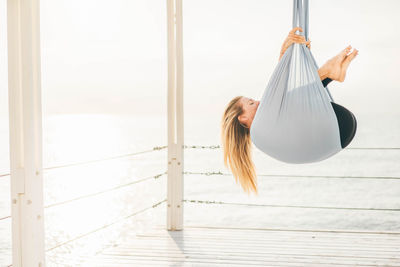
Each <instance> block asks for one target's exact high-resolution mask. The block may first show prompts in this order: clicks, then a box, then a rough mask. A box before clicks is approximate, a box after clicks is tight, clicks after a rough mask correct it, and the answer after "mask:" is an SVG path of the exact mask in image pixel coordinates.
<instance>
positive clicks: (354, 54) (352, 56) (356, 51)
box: [345, 48, 358, 63]
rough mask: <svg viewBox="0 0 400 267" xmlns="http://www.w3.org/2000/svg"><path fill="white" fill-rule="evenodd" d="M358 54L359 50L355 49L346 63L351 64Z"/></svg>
mask: <svg viewBox="0 0 400 267" xmlns="http://www.w3.org/2000/svg"><path fill="white" fill-rule="evenodd" d="M357 54H358V50H357V49H355V48H354V50H353V52H351V53H350V54H349V55H348V56H347V57H346V59H345V61H346V62H348V63H350V61H352V60H353V59H354V58H355V57H356V56H357Z"/></svg>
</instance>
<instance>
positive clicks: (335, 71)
mask: <svg viewBox="0 0 400 267" xmlns="http://www.w3.org/2000/svg"><path fill="white" fill-rule="evenodd" d="M350 50H351V46H350V45H349V46H348V47H346V48H345V49H343V50H342V51H340V53H339V54H337V55H336V56H335V57H333V58H331V59H329V60H328V61H327V62H326V63H325V64H324V65H323V66H322V67H321V68H320V69H319V70H318V73H319V76H320V78H321V80H324V79H325V78H330V79H332V80H336V81H339V79H340V76H341V73H342V71H341V69H342V62H343V61H344V59H345V58H346V56H347V54H348V53H349V52H350Z"/></svg>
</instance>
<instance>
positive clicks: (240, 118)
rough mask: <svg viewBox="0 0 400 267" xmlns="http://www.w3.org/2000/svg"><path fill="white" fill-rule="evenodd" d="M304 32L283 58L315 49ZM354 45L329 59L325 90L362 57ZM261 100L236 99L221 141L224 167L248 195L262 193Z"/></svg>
mask: <svg viewBox="0 0 400 267" xmlns="http://www.w3.org/2000/svg"><path fill="white" fill-rule="evenodd" d="M297 30H299V31H301V32H302V31H303V30H302V29H301V28H300V27H296V28H294V29H292V30H291V31H290V32H289V35H288V37H287V38H286V39H285V41H284V43H283V45H282V49H281V53H280V56H279V59H281V57H282V56H283V54H284V53H285V51H286V50H287V48H288V47H289V46H291V45H292V44H293V43H300V44H306V45H307V47H308V48H309V49H310V48H311V45H310V43H311V41H308V42H307V41H306V40H305V38H304V36H301V35H297V34H295V32H296V31H297ZM350 50H351V46H348V47H346V48H345V49H344V50H343V51H341V52H340V53H339V54H338V55H336V56H335V57H333V58H331V59H330V60H328V61H327V62H326V63H325V64H324V65H323V66H322V67H321V68H320V69H319V70H318V75H319V77H320V79H321V82H322V84H323V86H324V87H326V85H327V84H328V83H329V82H331V81H332V80H335V81H338V82H343V81H344V79H345V76H346V71H347V68H348V66H349V64H350V62H351V61H352V60H353V59H354V57H355V56H356V55H357V54H358V50H357V49H354V50H353V52H352V53H350V54H349V52H350ZM259 104H260V101H256V100H254V99H252V98H248V97H244V96H236V97H235V98H233V99H232V100H231V101H230V102H229V103H228V105H227V106H226V108H225V111H224V113H223V117H222V122H221V139H222V146H223V150H224V151H223V154H224V164H225V166H226V167H227V168H230V169H231V171H232V174H233V176H234V177H235V181H236V182H238V181H239V182H240V185H241V186H242V188H243V190H244V191H245V192H246V193H248V194H249V193H250V192H251V191H253V192H254V193H255V194H258V190H257V176H256V172H255V167H254V164H253V161H252V159H251V139H250V127H251V123H252V121H253V118H254V115H255V114H256V111H257V108H258V105H259Z"/></svg>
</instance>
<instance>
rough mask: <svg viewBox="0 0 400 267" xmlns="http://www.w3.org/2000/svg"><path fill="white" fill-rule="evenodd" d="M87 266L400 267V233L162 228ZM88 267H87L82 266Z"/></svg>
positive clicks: (127, 240)
mask: <svg viewBox="0 0 400 267" xmlns="http://www.w3.org/2000/svg"><path fill="white" fill-rule="evenodd" d="M87 263H88V265H87V266H98V267H100V266H113V267H114V266H356V265H357V266H400V234H389V233H363V232H340V231H301V230H269V229H243V228H217V227H215V228H209V227H194V226H193V227H188V226H186V227H185V229H184V230H182V231H167V230H165V229H164V228H163V227H162V226H158V227H154V228H152V229H151V230H148V231H146V232H144V233H140V234H135V233H131V234H129V233H128V234H127V236H126V237H125V238H124V240H121V241H120V242H119V243H118V245H115V246H113V247H110V248H107V249H106V250H104V251H102V252H101V253H100V254H98V255H97V256H96V257H95V258H92V259H90V260H89V262H87ZM85 266H86V265H85Z"/></svg>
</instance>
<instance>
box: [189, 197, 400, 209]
mask: <svg viewBox="0 0 400 267" xmlns="http://www.w3.org/2000/svg"><path fill="white" fill-rule="evenodd" d="M183 202H190V203H203V204H223V205H239V206H256V207H273V208H301V209H335V210H368V211H400V209H387V208H359V207H329V206H325V207H323V206H302V205H275V204H256V203H237V202H223V201H211V200H192V199H184V200H183Z"/></svg>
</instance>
